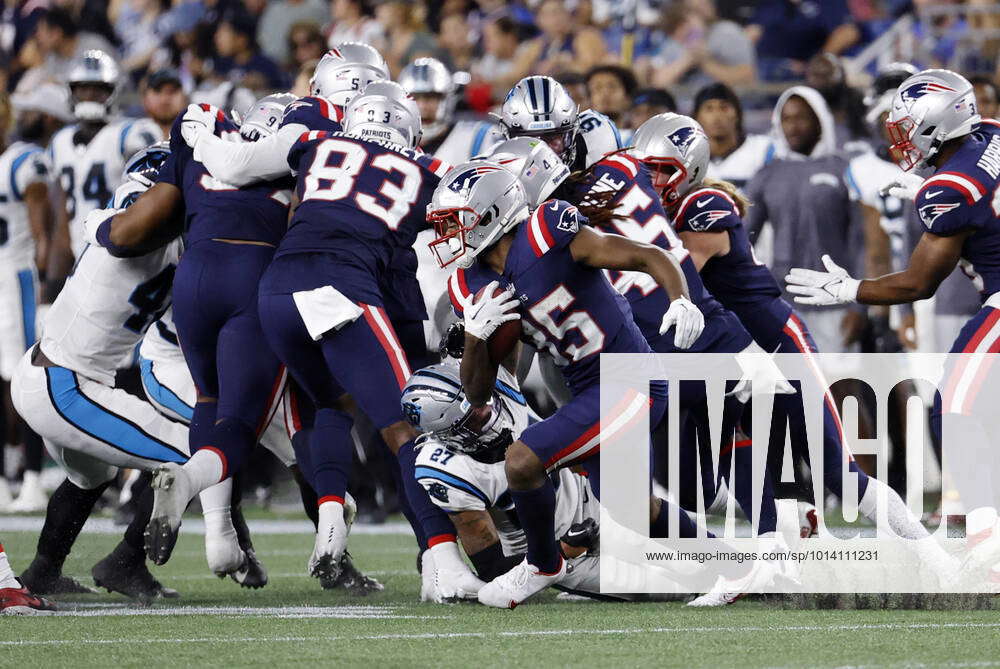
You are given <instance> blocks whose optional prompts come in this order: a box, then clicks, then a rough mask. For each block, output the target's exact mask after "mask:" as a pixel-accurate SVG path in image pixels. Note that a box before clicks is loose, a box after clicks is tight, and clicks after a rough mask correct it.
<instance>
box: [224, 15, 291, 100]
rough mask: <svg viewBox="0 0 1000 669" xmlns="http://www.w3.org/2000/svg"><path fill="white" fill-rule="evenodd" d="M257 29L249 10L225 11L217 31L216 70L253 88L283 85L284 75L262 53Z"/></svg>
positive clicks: (259, 89) (275, 87)
mask: <svg viewBox="0 0 1000 669" xmlns="http://www.w3.org/2000/svg"><path fill="white" fill-rule="evenodd" d="M254 35H256V30H255V26H254V22H253V17H251V16H250V15H249V14H247V13H246V12H243V11H240V10H235V11H232V12H229V13H227V14H225V16H224V17H223V19H222V22H221V23H220V24H219V27H218V28H217V29H216V31H215V50H216V52H217V53H218V58H216V59H214V60H213V63H212V65H213V70H214V73H215V74H216V75H218V76H220V77H223V78H226V79H229V80H230V81H233V82H235V83H238V84H240V85H242V86H245V87H247V88H249V89H251V90H255V91H264V90H275V89H279V88H284V86H285V77H284V74H283V73H282V71H281V68H279V67H278V66H277V65H276V64H275V62H274V61H273V60H271V59H270V58H268V57H267V56H265V55H264V54H262V53H260V51H259V50H258V49H257V44H256V42H255V40H254Z"/></svg>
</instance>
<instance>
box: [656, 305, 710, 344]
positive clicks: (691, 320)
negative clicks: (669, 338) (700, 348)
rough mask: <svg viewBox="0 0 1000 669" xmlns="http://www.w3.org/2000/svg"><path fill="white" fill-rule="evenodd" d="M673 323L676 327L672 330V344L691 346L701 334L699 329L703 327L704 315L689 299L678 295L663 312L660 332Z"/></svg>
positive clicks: (667, 328)
mask: <svg viewBox="0 0 1000 669" xmlns="http://www.w3.org/2000/svg"><path fill="white" fill-rule="evenodd" d="M675 325H676V326H677V329H676V330H674V346H676V347H677V348H685V349H686V348H691V347H692V346H693V345H694V343H695V342H696V341H697V340H698V337H700V336H701V331H702V330H704V329H705V316H704V315H702V313H701V309H699V308H698V307H696V306H695V305H694V303H693V302H692V301H691V300H689V299H687V298H686V297H678V298H677V299H676V300H673V301H672V302H671V303H670V308H669V309H667V313H665V314H663V322H662V323H660V334H663V333H664V332H666V331H667V330H669V329H670V328H671V327H673V326H675Z"/></svg>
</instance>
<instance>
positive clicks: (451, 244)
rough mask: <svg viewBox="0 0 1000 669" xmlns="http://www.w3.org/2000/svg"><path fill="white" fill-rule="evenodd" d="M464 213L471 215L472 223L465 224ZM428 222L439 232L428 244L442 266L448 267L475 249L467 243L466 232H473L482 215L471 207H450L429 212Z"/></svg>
mask: <svg viewBox="0 0 1000 669" xmlns="http://www.w3.org/2000/svg"><path fill="white" fill-rule="evenodd" d="M463 215H465V216H467V217H471V225H469V226H465V225H463V220H462V219H463ZM427 222H428V223H430V224H431V225H432V226H433V227H434V232H435V233H436V234H437V237H435V239H434V241H432V242H431V243H430V244H428V245H427V246H428V247H429V248H430V250H431V252H432V253H433V254H434V257H435V258H436V259H437V261H438V265H440V266H441V267H447V266H448V265H450V264H451V263H453V262H455V261H456V260H458V259H459V258H461V257H463V256H465V255H466V253H469V252H472V253H473V255H474V254H475V249H473V248H471V247H469V246H468V244H466V241H465V235H466V233H469V232H472V230H473V229H475V227H476V226H477V225H479V222H480V216H479V214H478V213H476V211H475V210H474V209H472V208H470V207H449V208H447V209H437V210H434V211H429V212H427Z"/></svg>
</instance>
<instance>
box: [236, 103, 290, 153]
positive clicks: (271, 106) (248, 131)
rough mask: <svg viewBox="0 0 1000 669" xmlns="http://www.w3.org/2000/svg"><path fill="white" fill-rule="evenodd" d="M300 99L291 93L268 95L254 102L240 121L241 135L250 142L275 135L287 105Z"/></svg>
mask: <svg viewBox="0 0 1000 669" xmlns="http://www.w3.org/2000/svg"><path fill="white" fill-rule="evenodd" d="M296 100H298V98H297V97H295V96H294V95H292V94H291V93H274V94H272V95H266V96H264V97H262V98H261V99H260V100H257V102H255V103H254V105H253V107H251V108H250V110H249V111H248V112H247V113H246V116H244V117H243V121H242V123H240V136H241V137H243V139H245V140H246V141H248V142H256V141H257V140H258V139H260V138H261V137H268V136H269V135H273V134H274V133H275V132H277V130H278V126H279V125H280V124H281V117H282V115H283V114H284V113H285V107H287V106H288V105H290V104H292V103H293V102H295V101H296Z"/></svg>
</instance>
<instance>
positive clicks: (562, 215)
mask: <svg viewBox="0 0 1000 669" xmlns="http://www.w3.org/2000/svg"><path fill="white" fill-rule="evenodd" d="M585 221H586V219H584V217H583V215H582V214H580V211H579V210H578V209H577V208H576V207H574V206H573V205H571V204H570V203H569V202H565V201H563V200H547V201H546V202H543V203H541V204H540V205H538V207H537V208H536V209H535V210H534V211H533V212H531V216H530V217H529V218H528V221H527V223H526V224H525V225H526V233H527V237H528V243H529V244H530V245H531V250H532V251H533V252H534V254H535V257H536V258H541V257H542V256H543V255H545V254H546V253H548V252H549V251H550V250H552V249H554V248H560V247H563V246H566V245H567V244H569V242H570V241H571V240H572V239H573V237H575V236H576V233H577V232H579V230H580V224H581V223H583V222H585Z"/></svg>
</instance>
